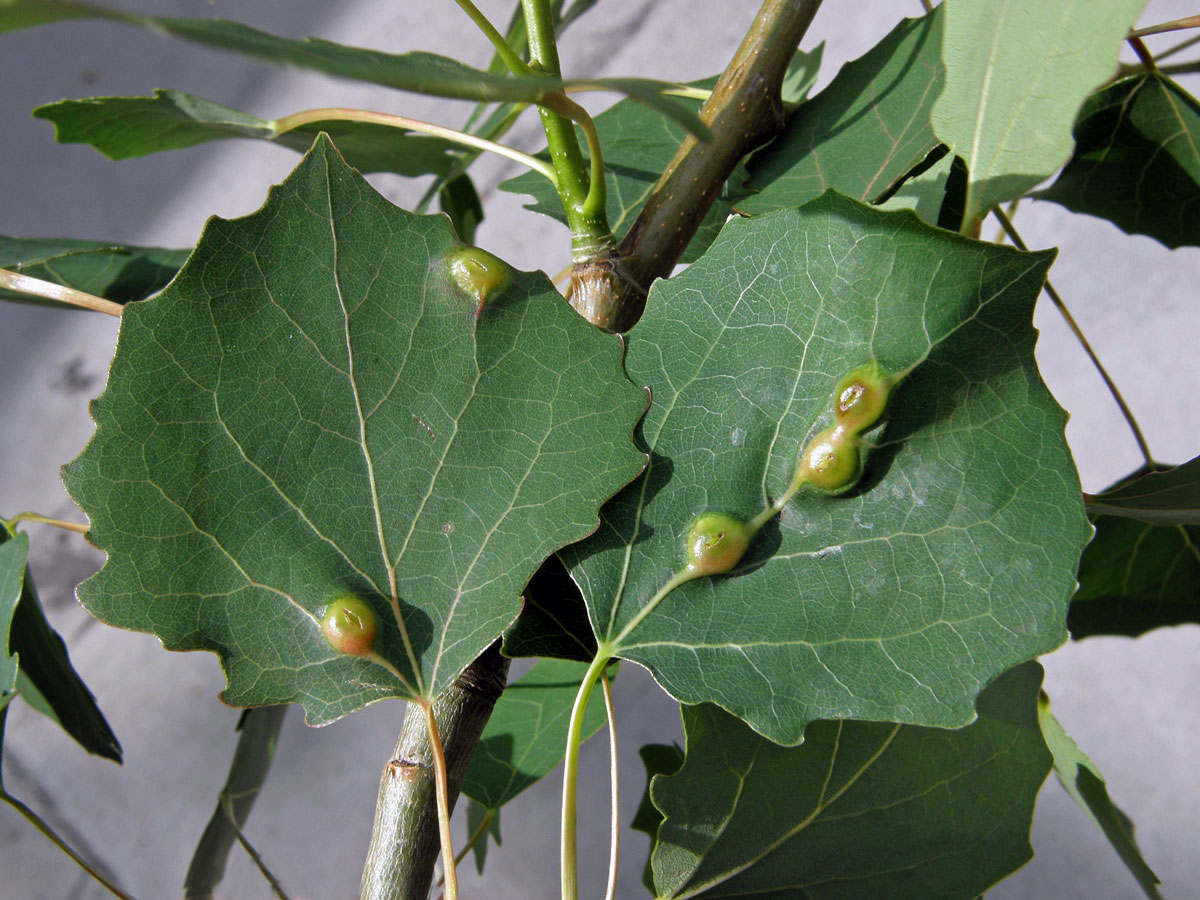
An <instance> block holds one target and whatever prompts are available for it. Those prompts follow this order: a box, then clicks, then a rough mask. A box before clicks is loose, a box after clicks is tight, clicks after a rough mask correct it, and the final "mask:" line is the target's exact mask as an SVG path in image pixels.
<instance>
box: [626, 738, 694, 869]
mask: <svg viewBox="0 0 1200 900" xmlns="http://www.w3.org/2000/svg"><path fill="white" fill-rule="evenodd" d="M638 756H640V757H641V758H642V765H643V766H645V767H646V790H645V791H643V792H642V800H641V802H640V803H639V804H638V808H637V812H636V813H634V816H633V821H632V822H630V823H629V827H630V828H632V829H633V830H634V831H640V832H642V833H643V834H645V835H647V836H648V837H649V838H650V850H651V852H653V850H654V845H655V844H656V843H657V842H658V826H659V825H661V824H662V820H663V815H662V813H660V812H659V811H658V810H657V809H656V808H655V806H654V802H653V801H652V800H651V799H650V786H651V785H652V784H653V783H654V777H655V776H656V775H674V774H675V773H676V772H678V771H679V770H680V769H681V768H682V767H683V761H684V755H683V748H682V747H680V746H679V745H678V744H645V745H643V746H642V747H641V749H639V750H638ZM642 883H643V884H644V885H646V887H647V888H649V889H650V891H651V892H653V891H654V865H653V859H652V858H651V856H650V855H647V856H646V868H645V870H644V871H643V872H642Z"/></svg>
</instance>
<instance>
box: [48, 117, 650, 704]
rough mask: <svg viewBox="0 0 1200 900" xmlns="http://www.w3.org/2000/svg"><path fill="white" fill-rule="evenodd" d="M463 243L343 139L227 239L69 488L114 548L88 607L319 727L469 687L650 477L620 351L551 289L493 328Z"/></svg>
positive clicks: (96, 533)
mask: <svg viewBox="0 0 1200 900" xmlns="http://www.w3.org/2000/svg"><path fill="white" fill-rule="evenodd" d="M460 249H461V244H459V242H458V241H457V238H456V237H455V235H454V231H453V228H452V227H451V225H450V222H449V221H448V220H447V218H446V217H445V216H440V215H438V216H416V215H413V214H411V213H407V212H405V211H403V210H400V209H397V208H396V207H394V206H392V205H391V204H390V203H388V202H387V200H386V199H384V198H383V197H382V196H380V195H379V194H378V193H376V192H375V191H374V190H373V189H372V188H371V187H370V185H368V184H367V183H366V182H365V181H364V180H363V179H362V177H361V176H359V175H358V174H357V173H355V172H354V171H353V170H351V169H350V168H349V167H347V166H346V164H345V162H344V161H343V160H342V159H341V157H340V156H339V155H338V153H337V151H336V150H335V149H334V147H333V145H332V144H331V143H330V142H329V140H328V139H326V138H320V139H318V141H317V143H316V144H314V147H313V149H312V151H310V153H309V154H308V155H307V156H306V157H305V158H304V160H303V161H302V162H301V164H300V165H299V166H298V167H297V168H296V170H295V171H294V172H293V173H292V174H291V175H290V176H289V177H288V179H287V180H286V181H285V182H284V183H283V184H282V185H280V186H278V187H276V188H274V189H272V191H271V192H270V194H269V195H268V199H267V202H266V205H265V206H264V207H263V209H262V210H260V211H259V212H256V213H254V214H252V215H249V216H247V217H245V218H242V219H237V220H234V221H225V220H221V219H214V220H211V221H210V222H209V224H208V226H207V228H206V230H205V233H204V235H203V237H202V238H201V242H200V244H199V246H198V247H197V250H196V252H195V253H193V255H192V257H191V259H190V261H189V263H188V264H187V265H186V266H185V267H184V268H183V269H182V271H181V272H180V273H179V276H178V277H177V278H176V279H175V281H174V282H172V284H171V286H170V287H169V288H168V289H167V290H166V291H164V292H163V293H162V294H161V295H160V296H159V297H157V298H156V299H154V300H153V301H150V302H147V303H141V304H135V305H133V306H132V307H130V309H129V310H128V312H127V313H126V314H125V315H124V316H123V317H122V319H121V333H120V338H119V340H118V346H117V351H116V355H115V357H114V360H113V364H112V369H111V371H110V375H109V380H108V385H107V387H106V388H105V391H104V393H103V394H102V395H101V397H100V398H99V399H98V400H96V401H95V403H94V404H93V407H92V411H93V415H94V417H95V418H96V420H97V430H96V434H95V436H94V437H93V439H92V441H91V443H90V444H89V445H88V447H87V448H86V449H85V450H84V452H83V454H82V455H81V456H80V457H78V458H77V459H76V460H75V461H74V462H73V463H71V464H70V465H69V466H68V467H67V468H66V470H65V473H64V480H65V482H66V484H67V487H68V490H69V491H70V492H71V493H72V495H73V496H74V497H76V498H77V500H78V502H79V503H80V506H81V507H82V508H83V509H84V510H85V512H86V513H87V515H88V517H89V520H90V521H91V523H92V526H91V531H90V535H91V537H92V539H93V540H94V542H95V543H96V545H97V546H98V547H100V548H101V549H102V550H104V551H105V552H106V553H107V555H108V559H107V561H106V563H105V565H104V567H103V568H102V569H101V570H100V571H99V572H98V573H97V574H96V575H94V576H93V577H92V578H90V579H88V580H87V581H86V582H84V583H83V584H82V585H81V586H80V588H79V595H80V599H81V601H82V602H83V603H84V605H85V606H86V607H88V609H89V610H90V611H91V612H92V613H93V614H94V615H96V616H97V617H99V618H101V619H103V620H104V621H107V622H110V623H113V624H117V625H119V626H121V627H127V628H133V629H136V630H140V631H149V632H153V633H155V634H157V635H158V636H159V637H160V638H161V639H162V641H163V643H164V644H165V645H166V646H167V647H169V648H171V649H205V650H210V651H213V652H216V653H218V654H219V655H220V656H221V657H222V662H223V665H224V667H225V672H226V678H227V688H226V691H225V694H224V697H225V699H226V700H227V701H228V702H229V703H231V704H233V705H243V706H263V705H271V704H279V703H286V702H299V703H302V704H303V705H304V707H305V710H306V712H307V714H308V718H309V720H310V721H311V722H313V723H320V722H327V721H331V720H333V719H335V718H338V717H339V716H342V715H345V714H346V713H349V712H352V711H354V710H356V709H359V708H361V707H362V706H364V705H366V704H367V703H371V702H374V701H376V700H380V699H384V698H387V697H405V698H409V697H414V696H424V697H433V696H436V695H437V694H438V693H439V692H440V691H441V690H442V689H443V688H445V687H446V686H447V685H448V684H449V683H451V682H452V681H453V680H454V679H455V678H456V677H457V675H458V674H459V673H460V672H461V671H462V669H463V668H464V667H465V666H466V665H467V664H468V663H469V662H471V660H473V659H474V658H475V657H476V656H478V655H479V653H480V652H482V650H483V649H484V647H486V646H487V645H488V644H490V643H491V642H492V641H494V640H495V639H496V638H497V637H499V635H500V633H501V632H502V631H503V630H504V628H505V627H506V626H507V625H508V624H509V623H510V622H511V621H512V619H513V618H514V617H515V616H516V614H517V611H518V608H519V604H520V601H519V596H520V592H521V589H522V588H523V587H524V585H525V583H526V582H527V581H528V579H529V578H530V576H531V575H532V574H533V572H534V570H535V569H536V568H537V567H538V565H540V563H541V562H542V560H543V559H545V557H546V556H548V555H549V554H550V553H552V552H553V551H554V550H556V549H557V548H558V547H560V546H562V545H563V544H566V543H569V542H570V541H573V540H578V539H579V538H580V537H582V536H584V535H585V534H588V533H590V532H591V531H592V530H594V529H595V527H596V522H597V513H598V509H599V506H600V504H601V503H602V502H603V500H604V499H606V498H607V497H609V496H611V494H612V493H613V492H615V491H616V490H617V489H618V488H619V487H621V486H622V485H624V484H625V483H627V482H628V481H629V480H630V479H631V478H633V477H634V476H635V475H636V474H637V473H638V471H640V469H641V467H642V466H643V464H644V457H643V455H642V454H641V453H640V452H638V451H637V449H636V448H635V447H634V444H633V440H632V433H633V428H634V425H635V423H636V422H637V420H638V418H639V417H640V416H641V415H642V412H643V411H644V408H645V394H644V392H643V391H642V390H641V389H640V388H638V387H635V386H634V385H632V384H631V383H630V382H629V381H628V380H627V379H626V378H625V376H624V374H623V372H622V367H621V349H622V345H621V341H620V339H619V338H617V337H616V336H613V335H608V334H604V333H601V332H600V331H598V330H597V329H595V328H593V327H592V326H590V325H589V324H588V323H587V322H585V321H584V320H583V319H581V318H580V317H579V316H578V315H576V314H575V313H574V311H572V310H571V309H570V307H569V306H568V305H567V304H565V303H564V302H563V301H562V298H561V296H560V295H559V294H558V292H557V291H555V290H554V287H553V286H552V285H551V284H550V282H549V280H548V279H547V278H546V277H545V275H543V274H541V273H520V272H515V271H513V272H512V273H511V277H509V278H507V279H505V285H504V286H503V288H501V289H498V290H497V291H496V295H495V296H489V298H488V304H487V307H486V309H485V310H484V312H483V314H482V315H481V316H480V317H479V318H478V319H476V310H477V306H478V303H477V300H476V298H474V297H469V296H467V295H466V294H465V293H464V292H463V291H462V290H461V289H459V288H458V287H457V286H455V284H454V282H453V281H452V279H451V275H450V271H449V269H450V263H449V259H450V257H451V256H452V255H453V254H454V253H456V252H457V251H459V250H460ZM346 596H349V597H353V598H356V599H357V600H358V601H361V602H363V603H366V604H367V605H368V606H370V607H371V608H372V610H373V611H374V614H375V616H376V617H377V618H378V620H379V632H378V636H377V637H376V638H375V640H374V642H373V643H372V646H371V648H370V652H369V653H368V654H367V656H350V655H346V654H341V653H338V652H337V651H336V650H334V649H333V647H332V646H331V645H330V644H329V643H328V642H326V640H325V638H324V637H323V636H322V633H321V631H320V629H319V628H318V620H319V619H320V618H321V617H322V616H323V615H324V614H325V612H326V609H327V607H328V606H329V604H330V603H332V602H333V601H334V599H335V598H341V597H346Z"/></svg>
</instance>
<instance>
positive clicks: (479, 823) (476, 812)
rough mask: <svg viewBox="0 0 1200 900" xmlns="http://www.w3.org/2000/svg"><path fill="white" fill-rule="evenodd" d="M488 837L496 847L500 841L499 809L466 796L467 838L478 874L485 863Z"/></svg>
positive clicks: (481, 872)
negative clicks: (491, 807) (483, 804)
mask: <svg viewBox="0 0 1200 900" xmlns="http://www.w3.org/2000/svg"><path fill="white" fill-rule="evenodd" d="M476 835H478V837H476ZM489 839H490V840H493V841H495V842H496V846H497V847H499V846H500V844H501V843H502V839H501V837H500V810H498V809H488V808H487V807H486V806H482V805H480V804H479V803H476V802H475V801H474V800H472V799H471V798H470V797H468V798H467V840H468V841H470V842H471V855H472V856H474V857H475V871H477V872H478V873H479V874H480V875H482V874H483V867H484V865H485V864H486V863H487V853H488V843H489Z"/></svg>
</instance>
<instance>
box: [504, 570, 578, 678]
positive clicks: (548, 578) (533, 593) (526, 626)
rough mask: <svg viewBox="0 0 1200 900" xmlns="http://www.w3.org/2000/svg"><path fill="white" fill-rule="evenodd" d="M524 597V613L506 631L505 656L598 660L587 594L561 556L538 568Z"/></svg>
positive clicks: (526, 588) (522, 611)
mask: <svg viewBox="0 0 1200 900" xmlns="http://www.w3.org/2000/svg"><path fill="white" fill-rule="evenodd" d="M521 599H522V601H523V602H522V604H521V613H520V615H518V616H517V618H516V620H515V621H514V622H513V623H512V624H511V625H510V626H509V627H508V628H507V629H506V630H505V632H504V644H503V647H502V648H501V649H502V650H503V651H504V655H505V656H512V657H521V656H544V657H548V658H550V659H573V660H576V661H577V662H584V663H590V662H591V661H592V660H593V659H595V657H596V635H595V634H593V633H592V626H591V624H590V623H589V622H588V614H587V605H586V604H585V603H584V602H583V594H581V593H580V592H579V586H578V585H577V584H575V582H574V581H573V580H572V579H571V575H570V573H569V572H567V570H566V567H565V566H563V564H562V560H561V559H559V558H558V556H557V555H555V556H551V557H550V558H549V559H547V560H546V561H545V562H543V563H542V564H541V566H539V567H538V570H537V571H536V572H535V573H534V575H533V578H531V579H530V580H529V584H527V585H526V586H525V592H524V593H523V594H522V598H521Z"/></svg>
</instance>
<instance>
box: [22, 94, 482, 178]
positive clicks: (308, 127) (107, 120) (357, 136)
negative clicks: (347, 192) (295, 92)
mask: <svg viewBox="0 0 1200 900" xmlns="http://www.w3.org/2000/svg"><path fill="white" fill-rule="evenodd" d="M33 114H34V115H35V116H37V117H38V118H39V119H47V120H49V121H51V122H53V123H54V136H55V139H56V140H58V142H59V143H62V144H89V145H91V146H93V147H95V148H96V149H97V150H99V151H100V152H101V153H103V154H104V155H105V156H107V157H108V158H109V159H129V158H130V157H135V156H145V155H147V154H149V153H159V152H162V151H164V150H178V149H181V148H183V147H194V146H195V145H196V144H203V143H205V142H207V141H220V140H228V139H230V138H251V139H255V140H260V141H272V142H274V143H277V144H281V145H283V146H285V147H290V148H291V149H293V150H297V151H299V152H301V153H303V152H305V151H306V150H308V148H309V147H310V146H311V145H312V142H313V140H314V139H315V138H316V136H317V135H318V134H319V133H320V132H322V131H323V132H325V133H326V134H328V135H329V136H330V137H332V138H333V139H334V140H335V141H337V145H338V149H339V150H340V151H341V152H342V154H343V156H345V158H346V162H348V163H349V164H350V165H352V166H354V168H356V169H358V170H359V171H360V172H367V173H369V172H395V173H397V174H399V175H444V174H446V173H447V172H449V171H450V169H451V168H452V167H453V166H454V164H455V163H456V162H457V161H458V157H457V155H456V153H455V151H456V150H457V145H456V144H453V143H451V142H450V141H447V140H445V139H444V138H438V137H433V136H431V135H427V134H417V133H416V132H412V131H406V130H404V129H402V128H392V127H389V126H387V125H381V124H376V123H373V122H352V121H346V120H341V119H337V118H334V117H333V114H332V113H330V118H325V119H314V120H312V121H310V122H306V123H305V124H303V125H300V126H298V127H295V128H286V130H281V128H284V127H285V126H286V125H287V123H286V122H283V123H282V124H281V120H273V121H272V120H267V119H260V118H258V117H257V116H252V115H250V114H249V113H244V112H241V111H240V110H236V109H230V108H229V107H228V106H222V105H221V104H219V103H214V102H213V101H211V100H205V99H204V98H203V97H196V96H194V95H193V94H185V93H182V92H181V91H161V90H160V91H155V92H154V96H152V97H89V98H88V99H86V100H60V101H58V102H57V103H48V104H46V105H45V106H39V107H38V108H37V109H35V110H34V111H33Z"/></svg>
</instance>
